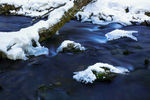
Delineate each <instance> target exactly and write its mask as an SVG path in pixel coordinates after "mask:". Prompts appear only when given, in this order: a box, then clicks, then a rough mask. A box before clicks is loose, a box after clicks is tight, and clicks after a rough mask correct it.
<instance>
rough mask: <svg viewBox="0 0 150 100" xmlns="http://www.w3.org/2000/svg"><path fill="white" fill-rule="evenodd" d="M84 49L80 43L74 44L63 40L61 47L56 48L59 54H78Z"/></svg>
mask: <svg viewBox="0 0 150 100" xmlns="http://www.w3.org/2000/svg"><path fill="white" fill-rule="evenodd" d="M84 50H85V48H84V47H83V46H81V44H80V43H76V42H74V41H70V40H65V41H64V42H62V43H61V45H60V46H59V47H58V48H57V53H59V52H79V51H84Z"/></svg>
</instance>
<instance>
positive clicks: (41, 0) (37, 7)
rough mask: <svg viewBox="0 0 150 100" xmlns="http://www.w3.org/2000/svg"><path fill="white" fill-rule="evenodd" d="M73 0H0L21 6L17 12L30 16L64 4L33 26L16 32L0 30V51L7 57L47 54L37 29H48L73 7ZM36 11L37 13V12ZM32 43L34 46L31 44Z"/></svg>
mask: <svg viewBox="0 0 150 100" xmlns="http://www.w3.org/2000/svg"><path fill="white" fill-rule="evenodd" d="M73 1H74V0H63V1H62V0H23V1H22V0H0V4H3V3H7V4H14V5H15V6H23V8H22V9H21V10H20V11H18V12H17V13H22V14H26V15H30V16H39V15H42V14H43V12H44V13H45V11H46V9H47V8H49V7H51V6H52V7H53V6H58V5H60V4H64V3H65V5H64V6H62V7H59V8H57V9H55V10H53V11H52V12H51V13H49V14H48V20H46V21H44V20H41V21H39V22H37V23H36V24H34V25H33V26H30V27H27V28H23V29H21V30H19V31H17V32H0V44H1V45H0V51H1V52H2V53H4V54H5V55H6V56H7V57H8V58H9V59H13V60H16V59H23V60H26V59H27V56H30V55H34V56H38V55H41V54H48V49H47V48H45V47H42V46H41V45H40V43H39V42H38V41H39V30H40V29H42V28H46V29H48V28H49V27H50V26H53V25H54V24H56V23H57V22H59V21H60V19H61V18H62V16H63V15H64V13H65V12H66V11H68V10H69V9H70V8H71V7H73V5H74V3H73ZM37 12H38V13H37ZM33 43H35V44H36V46H33Z"/></svg>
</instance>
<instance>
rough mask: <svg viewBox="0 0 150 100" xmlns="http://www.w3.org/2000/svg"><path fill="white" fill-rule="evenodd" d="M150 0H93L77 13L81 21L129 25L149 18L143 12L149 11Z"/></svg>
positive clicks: (149, 18)
mask: <svg viewBox="0 0 150 100" xmlns="http://www.w3.org/2000/svg"><path fill="white" fill-rule="evenodd" d="M149 5H150V0H95V2H94V3H90V4H89V5H87V6H86V7H84V8H83V11H80V12H78V13H77V15H76V16H77V18H78V19H81V20H82V22H85V21H91V22H92V23H94V24H103V25H106V24H108V23H112V22H117V23H121V24H122V25H131V24H132V22H134V23H142V22H144V21H145V20H150V17H149V16H147V15H146V14H145V13H146V12H150V6H149Z"/></svg>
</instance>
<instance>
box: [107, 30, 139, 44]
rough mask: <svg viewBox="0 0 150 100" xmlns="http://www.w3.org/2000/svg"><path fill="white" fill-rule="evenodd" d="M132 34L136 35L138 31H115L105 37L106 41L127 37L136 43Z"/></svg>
mask: <svg viewBox="0 0 150 100" xmlns="http://www.w3.org/2000/svg"><path fill="white" fill-rule="evenodd" d="M133 33H138V31H125V30H120V29H116V30H114V31H111V32H109V33H107V34H105V36H106V38H107V40H108V41H111V40H115V39H119V38H122V37H128V38H131V39H133V40H135V41H137V38H136V37H135V36H133Z"/></svg>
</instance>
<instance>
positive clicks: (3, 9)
mask: <svg viewBox="0 0 150 100" xmlns="http://www.w3.org/2000/svg"><path fill="white" fill-rule="evenodd" d="M92 1H94V0H74V1H73V0H70V1H69V2H73V6H71V8H69V9H68V8H67V9H68V10H65V12H64V13H63V16H61V17H58V18H59V20H58V21H57V22H54V23H53V18H52V19H51V17H50V16H49V15H50V14H51V13H53V15H54V14H55V12H57V13H58V11H59V10H58V9H59V8H63V7H64V9H66V7H65V6H66V5H65V4H62V5H57V6H55V7H54V9H52V10H51V8H48V9H46V10H47V12H46V13H44V15H43V16H44V17H47V16H48V17H49V19H50V21H49V20H48V23H49V24H50V25H47V22H46V21H40V22H38V23H37V24H35V25H33V26H32V27H29V28H26V29H22V30H20V31H18V32H21V34H24V35H25V36H26V35H28V36H29V35H30V33H29V32H28V31H30V32H31V30H32V29H33V28H35V29H34V30H33V31H32V32H33V33H35V34H39V38H38V37H35V35H33V34H31V36H30V37H29V38H31V39H30V40H29V41H33V43H36V45H37V48H40V49H41V46H40V44H39V43H38V42H41V41H44V40H46V39H49V38H50V37H51V36H52V35H54V34H55V33H56V32H57V31H59V29H60V28H61V27H62V26H63V25H64V24H65V23H66V22H68V21H70V19H71V18H74V15H75V14H76V13H77V12H78V11H79V10H80V9H81V8H82V7H84V6H86V5H87V4H88V3H90V2H92ZM52 8H53V7H52ZM55 8H56V9H55ZM57 8H58V9H57ZM21 9H23V8H22V6H15V5H12V4H6V3H4V4H0V14H5V15H23V14H20V13H17V11H19V10H21ZM29 10H30V9H29ZM57 10H58V11H57ZM37 11H39V12H40V11H41V10H38V9H37ZM48 13H50V14H48ZM60 13H61V12H60ZM53 17H55V16H53ZM36 18H42V16H39V17H36ZM56 20H57V18H56ZM51 23H52V24H51ZM42 25H43V27H42ZM47 26H48V27H47ZM26 31H27V32H26ZM18 32H12V33H13V34H16V35H17V34H19V33H18ZM25 32H26V33H25ZM5 34H7V32H6V33H5ZM0 35H1V37H4V35H3V34H2V33H1V32H0ZM8 35H9V34H8ZM16 38H17V39H18V40H16V39H15V40H14V39H12V38H11V39H9V41H10V43H7V44H6V45H5V46H2V49H1V46H0V52H2V53H1V57H4V56H5V55H6V56H7V58H9V59H13V60H16V59H26V55H34V52H36V51H35V50H36V49H37V48H35V47H34V46H33V45H32V46H31V45H30V44H31V43H28V44H27V43H25V44H20V42H18V41H22V39H21V38H24V37H21V38H18V37H16ZM25 39H26V37H25ZM11 40H12V41H13V42H11ZM0 42H1V43H3V41H2V40H1V41H0ZM18 45H19V46H18ZM24 46H26V48H25V47H24ZM27 47H28V48H29V49H31V51H32V50H33V51H32V52H30V51H29V49H28V48H27ZM8 48H9V49H8ZM16 50H19V51H16ZM15 53H16V54H15ZM22 53H23V54H22ZM26 53H27V54H26ZM20 54H21V56H20Z"/></svg>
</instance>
